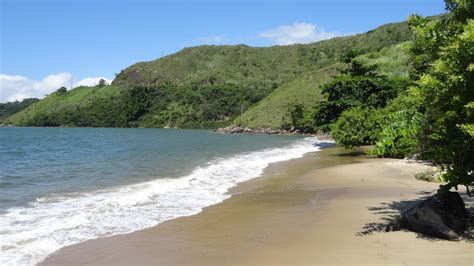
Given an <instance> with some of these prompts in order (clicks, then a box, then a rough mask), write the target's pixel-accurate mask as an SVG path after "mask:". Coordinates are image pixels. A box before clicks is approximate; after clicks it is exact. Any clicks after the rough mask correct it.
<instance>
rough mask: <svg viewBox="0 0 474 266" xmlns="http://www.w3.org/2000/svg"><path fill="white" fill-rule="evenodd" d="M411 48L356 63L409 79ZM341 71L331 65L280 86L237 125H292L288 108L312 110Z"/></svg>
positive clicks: (375, 54) (378, 53)
mask: <svg viewBox="0 0 474 266" xmlns="http://www.w3.org/2000/svg"><path fill="white" fill-rule="evenodd" d="M408 47H409V42H404V43H401V44H397V45H393V46H390V47H384V48H383V49H381V50H380V51H376V52H372V53H367V54H363V55H360V56H358V57H356V59H357V60H359V61H361V62H364V63H366V64H377V65H378V66H379V67H378V70H379V72H380V73H382V74H386V75H389V76H401V77H407V76H408ZM339 67H340V65H339V64H337V63H336V64H332V65H330V66H328V67H325V68H322V69H320V70H317V71H315V72H309V73H306V74H304V75H302V76H300V77H298V78H296V79H294V80H292V81H290V82H288V83H285V84H283V85H281V86H280V87H278V88H277V89H275V90H274V91H273V92H272V93H270V95H268V96H267V97H266V98H265V99H263V100H262V101H260V102H259V103H257V104H256V105H255V106H253V107H252V108H250V109H249V110H247V111H246V112H245V113H244V114H243V115H241V116H239V117H238V118H237V119H236V120H235V121H234V123H235V124H236V125H238V126H242V127H249V128H266V127H270V128H280V127H282V126H284V125H287V124H289V123H290V113H289V108H290V107H291V106H293V105H294V104H303V105H304V106H307V107H312V106H314V105H315V103H317V102H318V101H319V100H322V96H321V90H320V86H321V85H323V84H325V83H327V82H329V81H330V80H331V78H332V77H333V76H334V75H335V74H336V72H337V69H338V68H339Z"/></svg>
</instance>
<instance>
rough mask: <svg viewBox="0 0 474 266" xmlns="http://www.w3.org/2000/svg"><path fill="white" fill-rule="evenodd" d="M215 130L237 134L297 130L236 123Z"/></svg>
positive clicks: (268, 133)
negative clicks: (243, 125)
mask: <svg viewBox="0 0 474 266" xmlns="http://www.w3.org/2000/svg"><path fill="white" fill-rule="evenodd" d="M214 132H216V133H223V134H236V133H245V134H251V135H270V134H291V133H296V131H291V130H284V129H272V128H269V127H268V128H247V127H239V126H236V125H230V126H228V127H223V128H218V129H216V130H215V131H214Z"/></svg>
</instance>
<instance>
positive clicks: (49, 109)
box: [6, 86, 121, 125]
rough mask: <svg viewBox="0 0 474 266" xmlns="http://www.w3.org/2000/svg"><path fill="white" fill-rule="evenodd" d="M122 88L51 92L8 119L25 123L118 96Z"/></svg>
mask: <svg viewBox="0 0 474 266" xmlns="http://www.w3.org/2000/svg"><path fill="white" fill-rule="evenodd" d="M120 92H121V89H120V88H118V87H117V86H105V87H102V88H98V87H77V88H75V89H73V90H70V91H68V92H66V93H64V94H62V95H60V94H58V93H51V94H50V95H48V96H47V97H45V98H44V99H42V100H41V101H39V102H37V103H35V104H33V105H31V106H29V107H27V108H26V109H24V110H22V111H20V112H18V113H15V114H13V115H12V116H10V117H9V118H8V119H7V120H6V121H7V123H11V124H15V125H25V122H26V121H28V120H31V119H33V118H34V117H35V116H38V115H42V114H51V113H54V112H61V111H63V110H67V109H72V108H76V107H79V106H90V105H92V104H94V102H95V101H96V100H97V99H101V98H110V97H114V96H117V95H118V94H119V93H120Z"/></svg>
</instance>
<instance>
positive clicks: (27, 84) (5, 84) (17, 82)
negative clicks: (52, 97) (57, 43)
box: [0, 73, 112, 102]
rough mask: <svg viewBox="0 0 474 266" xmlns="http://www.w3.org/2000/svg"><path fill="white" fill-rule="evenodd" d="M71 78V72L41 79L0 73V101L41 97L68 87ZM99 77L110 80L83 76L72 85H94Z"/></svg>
mask: <svg viewBox="0 0 474 266" xmlns="http://www.w3.org/2000/svg"><path fill="white" fill-rule="evenodd" d="M71 78H72V75H71V73H59V74H52V75H49V76H46V77H45V78H44V79H42V80H31V79H28V78H27V77H23V76H19V75H5V74H0V102H12V101H15V100H19V101H21V100H23V99H25V98H43V97H44V96H45V95H47V94H50V93H51V92H54V91H55V90H57V89H59V88H61V87H63V86H64V87H67V88H70V86H71ZM101 78H103V79H104V80H106V81H107V82H108V83H109V84H110V82H112V80H110V79H107V78H104V77H97V78H84V79H82V80H80V81H78V82H76V83H74V86H73V87H77V86H94V85H97V84H98V83H99V80H100V79H101Z"/></svg>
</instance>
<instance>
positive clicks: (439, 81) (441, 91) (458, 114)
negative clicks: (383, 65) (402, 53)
mask: <svg viewBox="0 0 474 266" xmlns="http://www.w3.org/2000/svg"><path fill="white" fill-rule="evenodd" d="M446 4H447V8H448V10H449V11H450V13H448V14H447V15H446V16H445V17H443V18H442V19H441V20H439V21H434V22H426V19H425V18H422V17H420V16H412V17H411V19H410V23H411V25H412V27H413V29H414V32H415V42H414V44H413V49H412V53H413V58H414V69H413V75H412V76H413V77H414V79H415V81H416V86H415V92H416V93H417V94H419V95H420V96H421V98H422V103H421V104H422V107H423V108H424V109H425V112H424V115H423V120H422V126H421V132H420V134H419V143H420V147H419V148H420V153H421V155H422V156H423V157H425V158H428V159H430V160H432V161H433V162H435V163H437V164H439V165H441V166H443V167H444V168H446V170H447V173H446V175H445V180H446V181H447V182H448V183H447V185H445V186H443V187H442V189H444V190H448V189H449V188H451V187H455V188H457V186H458V185H465V186H466V187H467V188H468V186H471V185H472V184H473V182H474V177H473V174H472V171H473V169H474V137H473V135H472V127H473V121H474V116H473V112H472V106H473V102H474V89H473V84H474V67H473V66H474V63H473V61H474V20H473V4H472V1H463V0H448V1H446Z"/></svg>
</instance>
